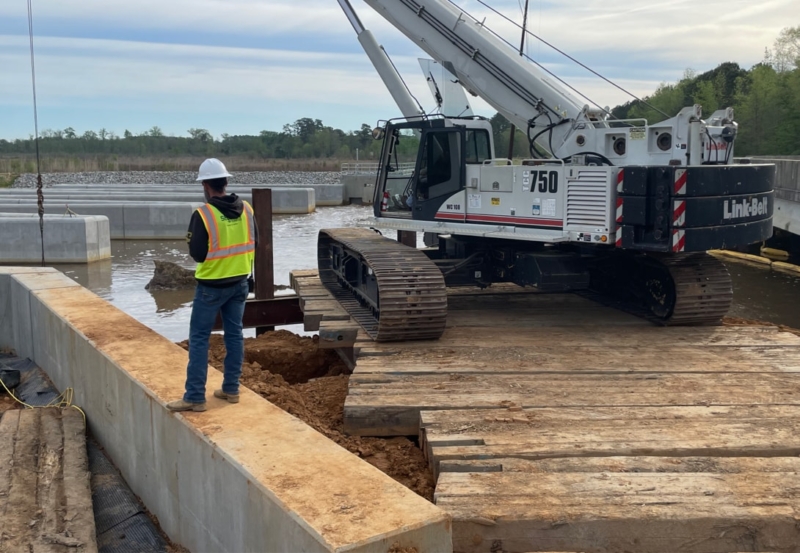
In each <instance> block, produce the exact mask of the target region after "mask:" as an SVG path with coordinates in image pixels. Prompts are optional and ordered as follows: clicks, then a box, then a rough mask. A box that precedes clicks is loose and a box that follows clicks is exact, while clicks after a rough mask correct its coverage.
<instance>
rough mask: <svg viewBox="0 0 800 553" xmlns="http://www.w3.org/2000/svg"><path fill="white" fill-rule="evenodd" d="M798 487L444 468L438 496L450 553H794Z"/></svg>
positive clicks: (749, 476) (755, 481)
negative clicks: (752, 550)
mask: <svg viewBox="0 0 800 553" xmlns="http://www.w3.org/2000/svg"><path fill="white" fill-rule="evenodd" d="M798 493H799V489H798V487H797V486H796V476H795V475H794V474H790V473H783V472H747V473H738V474H724V473H720V474H700V473H641V474H639V473H602V474H598V473H586V472H583V473H582V472H578V473H569V472H559V473H557V474H549V473H541V472H540V473H535V474H534V473H524V472H517V473H512V472H497V473H455V472H450V473H442V475H441V476H440V478H439V481H438V484H437V490H436V494H435V502H436V504H437V505H438V506H440V507H443V508H444V509H446V510H447V511H448V512H449V513H450V514H451V515H452V516H453V519H454V520H453V550H454V551H460V552H463V553H478V552H480V553H483V552H486V553H488V552H490V551H498V550H503V551H528V550H558V549H561V550H565V551H581V550H588V551H635V552H636V553H666V552H677V551H680V552H681V553H713V552H722V551H737V550H741V549H742V548H743V544H747V545H748V546H749V547H757V548H758V549H757V550H759V551H769V550H774V551H781V552H790V551H792V552H794V551H797V544H798V543H800V526H798V525H797V524H796V519H795V513H796V510H797V508H798V507H800V501H799V499H800V498H798ZM750 544H756V545H752V546H751V545H750Z"/></svg>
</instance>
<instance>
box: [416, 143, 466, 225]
mask: <svg viewBox="0 0 800 553" xmlns="http://www.w3.org/2000/svg"><path fill="white" fill-rule="evenodd" d="M462 137H463V133H462V132H461V131H460V130H459V129H453V130H441V131H440V130H436V131H429V132H426V133H425V134H424V136H423V137H422V146H421V148H420V156H419V159H418V161H417V167H418V169H419V170H418V171H417V178H416V183H415V187H414V188H415V189H414V194H413V201H412V203H411V206H412V210H413V211H414V215H413V218H415V219H417V218H421V219H427V218H430V216H431V215H432V214H435V213H436V211H437V210H438V209H439V206H440V205H441V203H442V202H443V201H445V200H446V199H447V198H449V197H450V196H452V195H453V194H455V193H456V192H458V191H459V190H461V189H463V188H464V178H463V162H464V159H463V156H462V155H461V150H462V146H461V144H462V143H461V141H462ZM429 212H430V213H429Z"/></svg>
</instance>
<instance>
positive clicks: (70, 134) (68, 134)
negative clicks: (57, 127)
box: [64, 127, 77, 140]
mask: <svg viewBox="0 0 800 553" xmlns="http://www.w3.org/2000/svg"><path fill="white" fill-rule="evenodd" d="M76 136H77V135H76V134H75V129H73V128H72V127H67V128H66V129H64V138H68V139H70V140H72V139H73V138H75V137H76Z"/></svg>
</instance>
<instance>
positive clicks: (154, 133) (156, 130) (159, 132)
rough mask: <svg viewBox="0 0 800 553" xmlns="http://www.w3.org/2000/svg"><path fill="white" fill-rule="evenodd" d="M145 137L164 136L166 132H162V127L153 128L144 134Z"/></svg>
mask: <svg viewBox="0 0 800 553" xmlns="http://www.w3.org/2000/svg"><path fill="white" fill-rule="evenodd" d="M144 136H164V131H162V130H161V127H156V126H153V127H151V128H150V130H149V131H147V132H146V133H144Z"/></svg>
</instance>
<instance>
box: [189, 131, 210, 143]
mask: <svg viewBox="0 0 800 553" xmlns="http://www.w3.org/2000/svg"><path fill="white" fill-rule="evenodd" d="M186 132H188V133H189V136H191V137H192V140H199V141H200V142H213V140H214V137H213V136H211V133H210V132H208V131H207V130H205V129H189V130H188V131H186Z"/></svg>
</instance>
